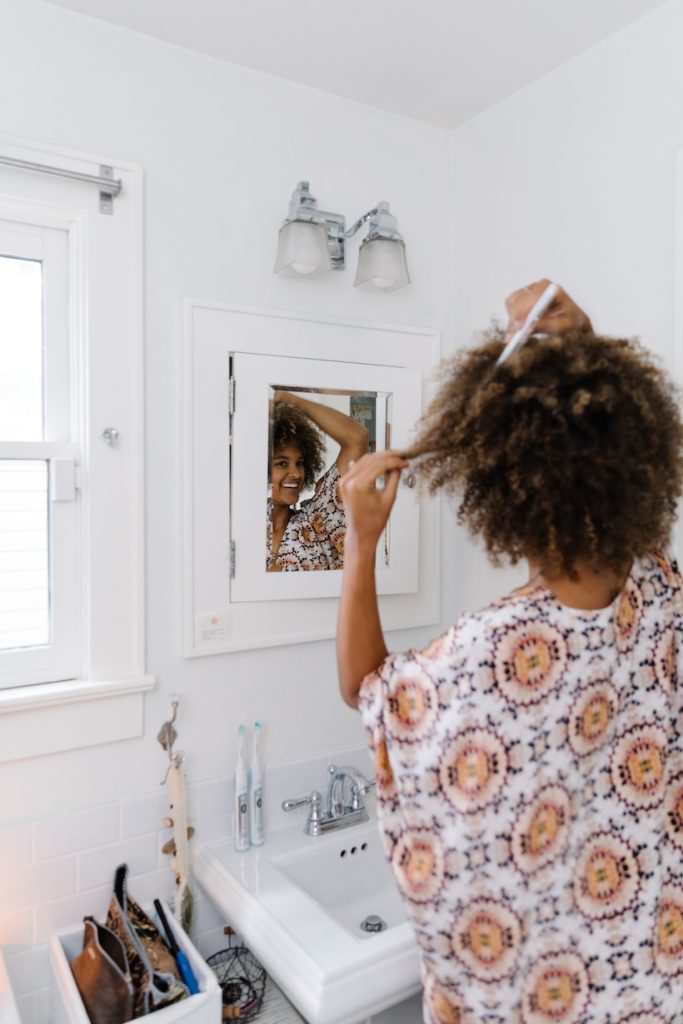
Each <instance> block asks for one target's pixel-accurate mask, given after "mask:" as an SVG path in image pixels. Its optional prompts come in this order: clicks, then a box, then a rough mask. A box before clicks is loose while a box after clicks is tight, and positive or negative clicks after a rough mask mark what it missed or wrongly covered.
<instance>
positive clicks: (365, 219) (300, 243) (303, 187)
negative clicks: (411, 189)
mask: <svg viewBox="0 0 683 1024" xmlns="http://www.w3.org/2000/svg"><path fill="white" fill-rule="evenodd" d="M365 223H368V233H367V236H366V237H365V238H364V239H363V242H362V243H361V247H360V250H359V253H358V269H357V270H356V278H355V280H354V282H353V283H354V285H355V286H357V287H368V288H376V289H380V290H381V291H393V290H394V289H395V288H402V287H403V285H405V284H410V275H409V274H408V266H407V263H406V247H405V244H404V242H403V236H402V235H400V234H399V232H398V231H397V230H396V218H395V217H392V215H391V213H390V212H389V203H385V202H382V203H378V204H377V206H375V207H373V209H372V210H368V212H367V213H364V214H363V216H362V217H359V218H358V220H357V221H355V222H354V223H353V224H352V225H351V227H350V228H349V229H348V231H347V230H346V218H345V217H344V216H343V215H342V214H341V213H329V212H327V211H326V210H319V209H318V207H317V202H316V199H315V198H314V197H313V196H312V195H311V193H310V192H309V190H308V182H307V181H300V182H299V184H298V185H297V187H296V188H295V189H294V191H293V192H292V198H291V199H290V201H289V213H288V215H287V219H286V220H285V222H284V224H283V225H282V227H281V228H280V238H279V242H278V247H277V257H276V259H275V273H276V274H285V275H287V276H289V277H320V275H321V274H326V273H327V271H328V270H343V269H344V267H345V266H346V240H347V238H353V236H354V235H355V234H356V232H358V231H359V230H360V229H361V228H362V226H363V225H364V224H365Z"/></svg>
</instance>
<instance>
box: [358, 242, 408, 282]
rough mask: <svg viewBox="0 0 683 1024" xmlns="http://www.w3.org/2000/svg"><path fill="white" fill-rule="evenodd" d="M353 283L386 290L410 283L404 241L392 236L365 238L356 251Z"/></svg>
mask: <svg viewBox="0 0 683 1024" xmlns="http://www.w3.org/2000/svg"><path fill="white" fill-rule="evenodd" d="M353 283H354V285H355V286H356V287H358V288H362V287H365V288H372V289H375V288H377V289H380V290H381V291H386V292H392V291H394V290H395V289H396V288H402V287H403V286H404V285H406V284H410V275H409V273H408V264H407V263H406V247H405V245H404V243H403V242H402V241H400V240H399V239H392V238H366V240H365V241H364V242H363V244H362V245H361V247H360V249H359V251H358V269H357V270H356V279H355V281H354V282H353Z"/></svg>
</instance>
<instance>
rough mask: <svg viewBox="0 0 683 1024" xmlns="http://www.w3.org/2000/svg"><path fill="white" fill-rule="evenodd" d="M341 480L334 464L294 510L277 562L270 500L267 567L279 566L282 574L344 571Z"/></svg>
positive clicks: (267, 528)
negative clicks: (311, 570) (306, 570)
mask: <svg viewBox="0 0 683 1024" xmlns="http://www.w3.org/2000/svg"><path fill="white" fill-rule="evenodd" d="M340 480H341V477H340V475H339V470H338V469H337V466H336V464H333V465H331V466H330V468H329V469H328V470H327V472H326V473H324V474H323V476H321V477H320V479H319V480H318V482H317V483H316V485H315V494H314V495H313V497H312V498H307V499H306V500H305V501H302V502H301V503H300V504H299V507H298V508H297V509H294V510H293V511H292V515H291V516H290V519H289V522H288V523H287V528H286V529H285V532H284V536H283V538H282V540H281V541H280V547H279V550H278V553H277V556H276V557H275V559H274V560H273V559H272V550H273V522H272V511H273V509H272V502H271V500H270V498H269V499H268V510H267V511H268V518H267V527H266V567H268V566H272V565H279V566H282V571H283V572H290V571H293V570H301V569H341V568H342V566H343V564H344V538H345V537H346V518H345V516H344V505H343V503H342V500H341V496H340V494H339V481H340Z"/></svg>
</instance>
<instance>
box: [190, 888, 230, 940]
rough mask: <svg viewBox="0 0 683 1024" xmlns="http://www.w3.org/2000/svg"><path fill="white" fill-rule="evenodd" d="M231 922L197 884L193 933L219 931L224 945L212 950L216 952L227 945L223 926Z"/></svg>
mask: <svg viewBox="0 0 683 1024" xmlns="http://www.w3.org/2000/svg"><path fill="white" fill-rule="evenodd" d="M228 923H229V922H228V921H227V920H226V919H225V917H224V916H223V914H222V913H221V911H219V910H217V909H216V907H215V906H214V905H213V903H211V901H210V900H208V899H207V898H206V896H205V895H204V893H203V892H202V891H201V889H200V888H199V886H195V901H194V917H193V919H192V934H193V935H197V934H203V933H204V932H208V931H211V932H215V931H217V930H218V931H219V932H220V933H221V936H222V941H223V946H220V945H218V946H216V947H215V949H214V950H212V952H214V953H215V952H216V950H217V949H223V948H224V946H227V944H228V940H227V936H224V935H222V931H223V928H224V927H225V925H226V924H228Z"/></svg>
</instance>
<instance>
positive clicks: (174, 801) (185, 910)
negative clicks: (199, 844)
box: [157, 696, 194, 932]
mask: <svg viewBox="0 0 683 1024" xmlns="http://www.w3.org/2000/svg"><path fill="white" fill-rule="evenodd" d="M179 703H180V701H179V699H178V697H175V696H173V697H171V717H170V719H169V721H168V722H164V724H163V725H162V726H161V729H160V730H159V732H158V733H157V740H158V741H159V743H160V744H161V746H162V747H163V748H164V750H165V751H166V752H167V753H168V760H169V765H168V769H167V771H166V775H165V776H164V778H163V780H162V782H161V785H162V786H164V785H166V783H168V796H169V809H170V812H171V813H170V816H169V817H167V818H164V825H165V826H166V828H171V829H173V838H172V839H169V841H168V842H167V843H164V845H163V847H162V848H161V849H162V853H166V854H169V855H171V856H172V857H173V859H172V861H171V867H172V869H173V873H174V876H175V893H174V898H173V911H174V913H175V915H176V917H177V918H178V920H179V921H180V924H181V925H182V927H183V928H184V929H185V931H186V932H189V931H190V927H191V925H192V907H193V900H192V890H191V888H190V883H191V879H190V856H189V847H188V843H189V840H190V839H191V838H192V836H193V835H194V828H192V826H190V827H188V824H187V800H186V795H185V773H184V771H183V761H184V760H185V754H184V753H183V751H182V750H176V751H174V749H173V747H174V745H175V741H176V740H177V738H178V733H177V730H176V728H175V725H174V722H175V720H176V716H177V714H178V705H179Z"/></svg>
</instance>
